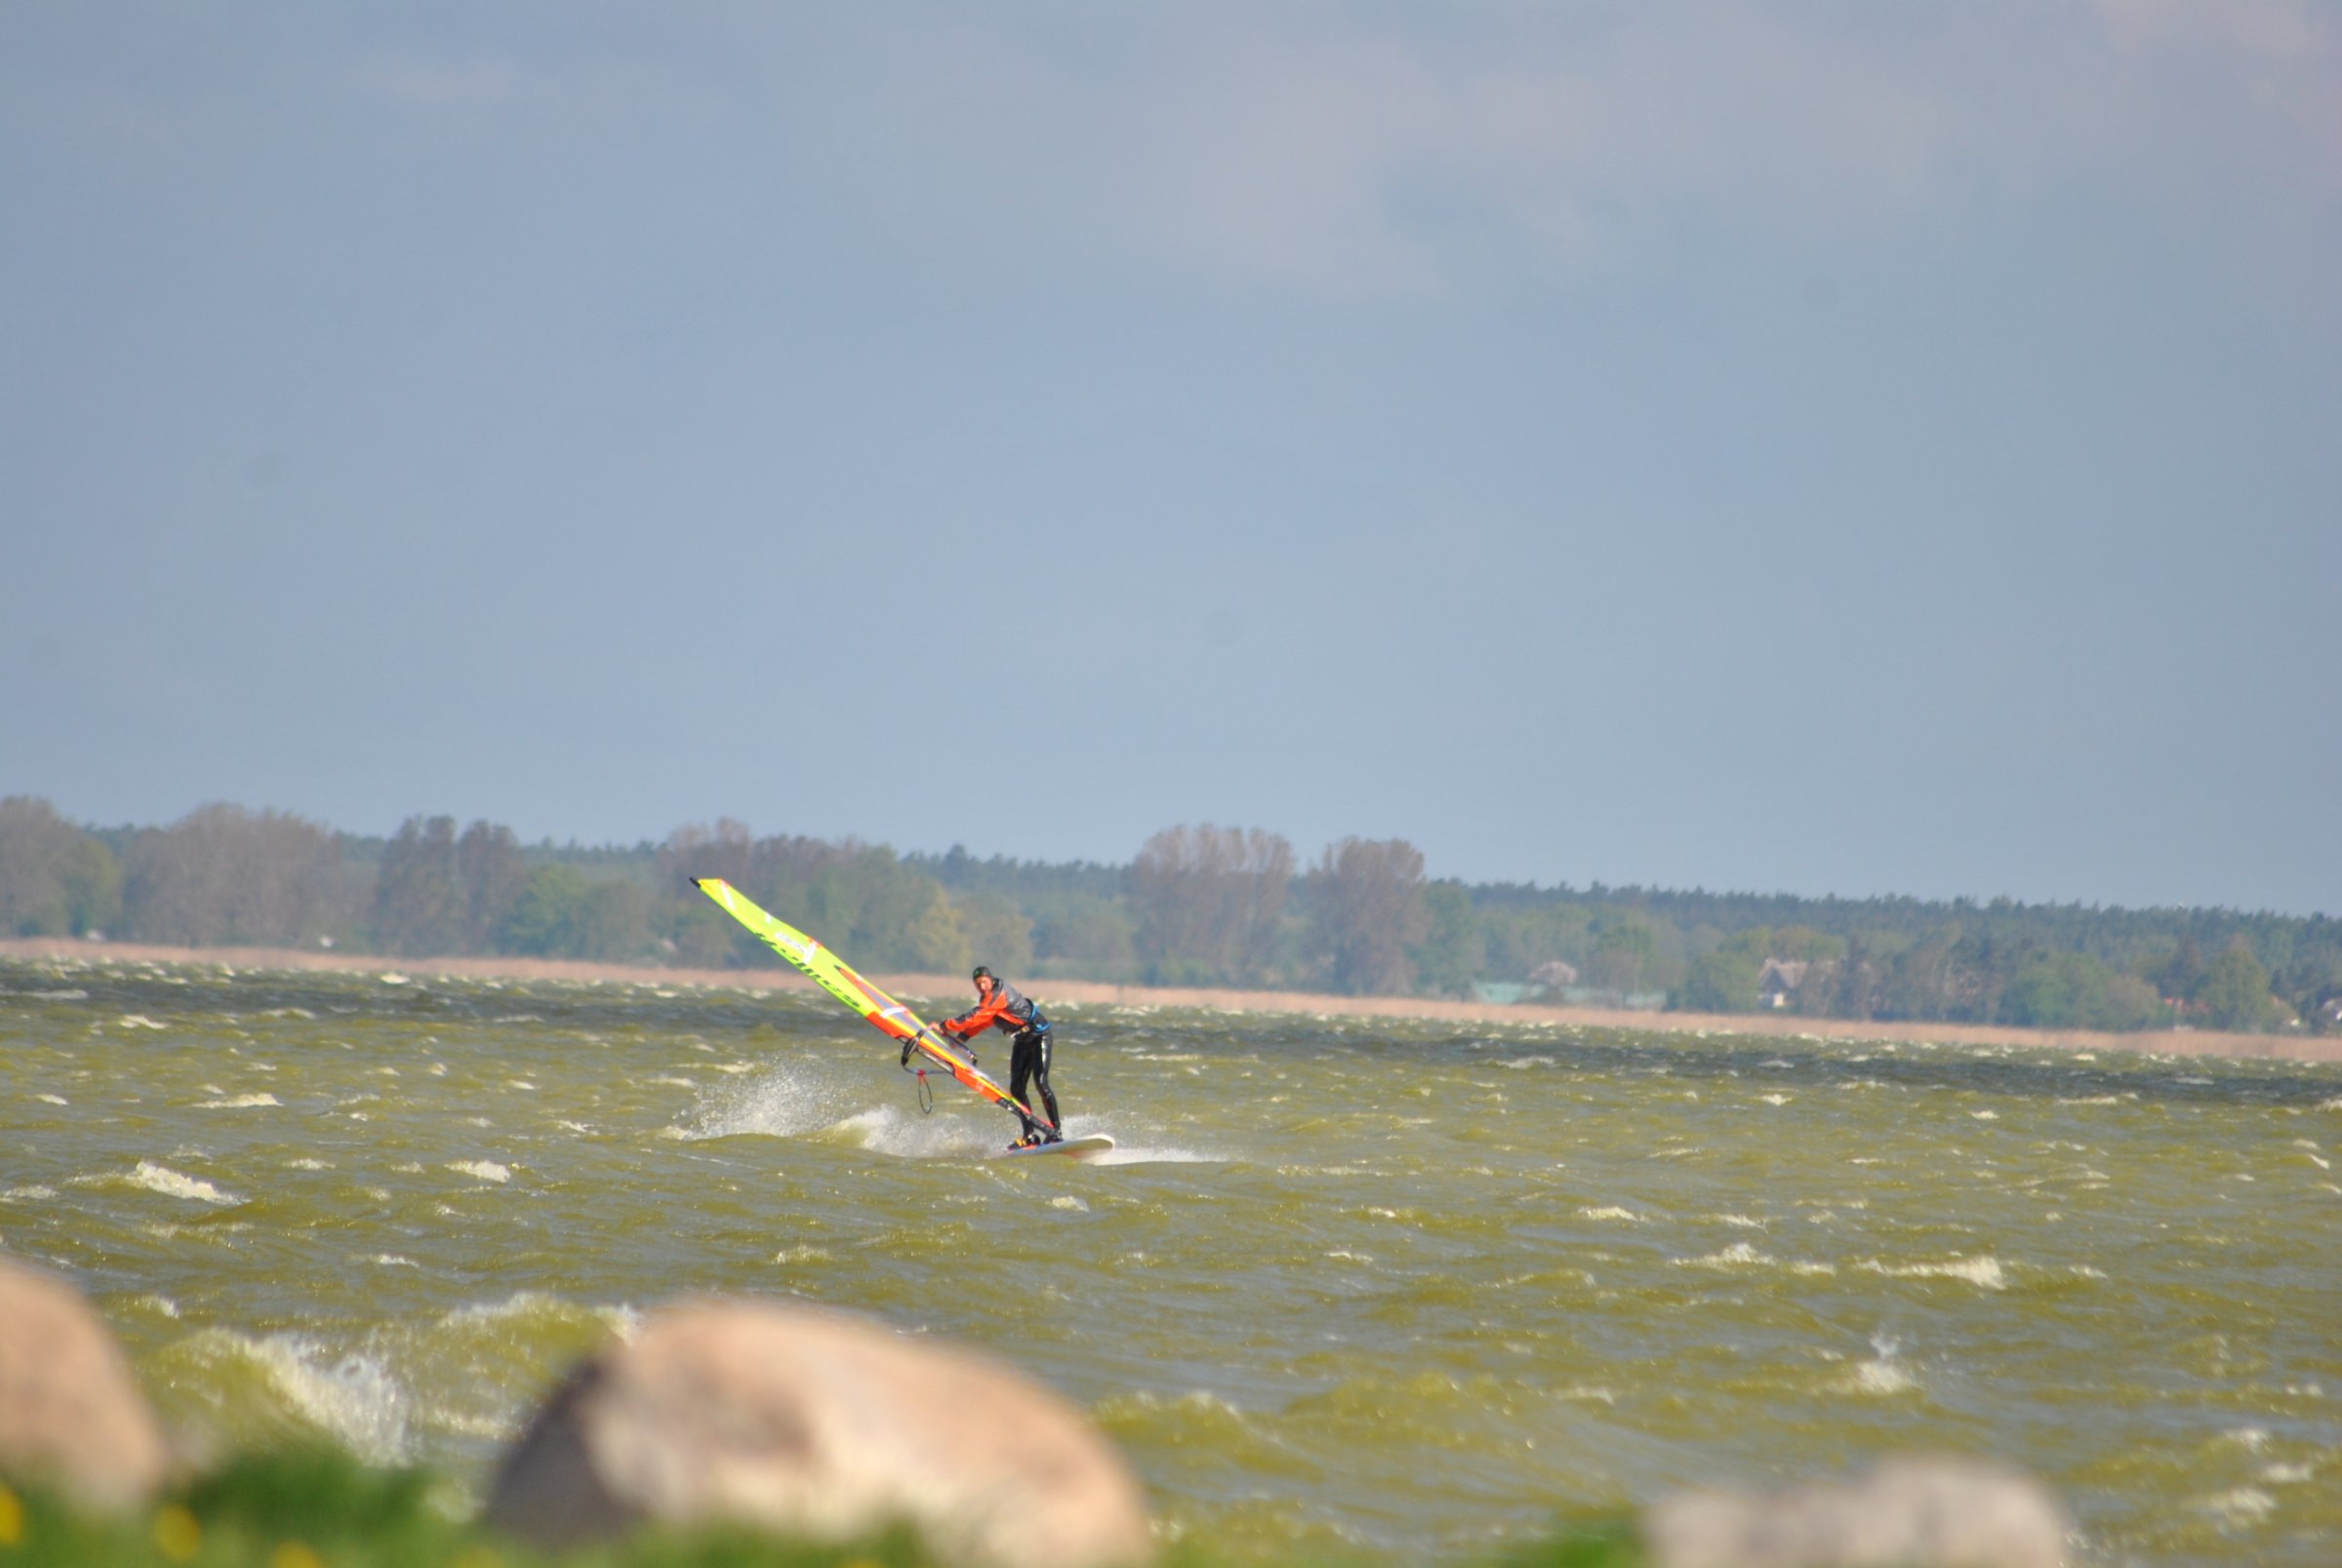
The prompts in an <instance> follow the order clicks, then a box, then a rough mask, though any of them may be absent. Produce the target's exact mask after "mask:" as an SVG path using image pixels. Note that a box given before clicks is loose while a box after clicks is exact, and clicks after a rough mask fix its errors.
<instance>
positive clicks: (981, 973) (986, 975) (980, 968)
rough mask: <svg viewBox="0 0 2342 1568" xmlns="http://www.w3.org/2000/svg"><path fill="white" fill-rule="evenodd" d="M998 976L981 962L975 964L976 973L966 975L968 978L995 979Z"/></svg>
mask: <svg viewBox="0 0 2342 1568" xmlns="http://www.w3.org/2000/svg"><path fill="white" fill-rule="evenodd" d="M998 978H999V977H998V976H996V975H994V974H993V973H992V972H991V971H990V970H989V969H987V968H986V967H985V966H984V965H982V964H978V965H977V966H976V973H974V974H973V975H970V976H969V977H968V979H970V980H997V979H998Z"/></svg>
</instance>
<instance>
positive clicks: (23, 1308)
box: [0, 1260, 170, 1508]
mask: <svg viewBox="0 0 2342 1568" xmlns="http://www.w3.org/2000/svg"><path fill="white" fill-rule="evenodd" d="M169 1467H170V1451H169V1448H168V1446H167V1445H166V1444H165V1442H164V1440H163V1431H162V1427H160V1425H158V1424H157V1423H156V1421H155V1419H154V1412H153V1411H152V1410H151V1409H149V1408H148V1407H147V1404H146V1398H145V1395H143V1394H142V1393H141V1392H140V1391H139V1386H138V1383H137V1382H136V1380H134V1379H133V1378H132V1377H131V1372H130V1362H129V1360H128V1359H127V1358H126V1357H124V1355H123V1354H122V1348H121V1347H120V1346H119V1345H117V1344H115V1343H114V1337H113V1335H112V1334H111V1333H110V1332H108V1331H107V1329H106V1326H105V1324H104V1323H103V1322H102V1321H101V1320H100V1318H99V1316H98V1314H97V1313H96V1312H95V1311H93V1310H92V1309H91V1307H90V1305H89V1304H88V1303H87V1302H85V1301H83V1300H82V1299H81V1295H80V1293H79V1292H77V1291H75V1290H74V1289H73V1288H72V1287H71V1286H69V1285H66V1284H63V1283H61V1281H59V1280H56V1279H52V1278H51V1277H50V1276H48V1275H47V1274H43V1273H36V1272H34V1271H33V1270H32V1269H29V1268H26V1267H23V1266H20V1265H18V1264H12V1263H9V1262H7V1261H5V1260H0V1473H5V1474H9V1475H15V1476H20V1477H24V1478H27V1479H34V1480H41V1481H46V1482H48V1483H50V1484H52V1485H55V1486H58V1487H61V1488H62V1489H63V1490H64V1491H66V1492H67V1493H69V1494H71V1495H72V1496H74V1497H76V1498H78V1499H79V1500H81V1501H82V1502H84V1503H88V1504H94V1505H97V1506H99V1507H103V1508H122V1507H128V1506H130V1505H132V1504H135V1503H137V1502H139V1501H141V1500H142V1499H143V1498H145V1497H147V1496H148V1495H149V1494H151V1493H152V1492H153V1491H154V1490H155V1489H156V1488H157V1487H159V1486H160V1485H161V1484H162V1482H163V1478H164V1475H165V1473H166V1471H167V1470H168V1468H169Z"/></svg>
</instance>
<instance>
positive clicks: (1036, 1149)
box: [1003, 1133, 1114, 1160]
mask: <svg viewBox="0 0 2342 1568" xmlns="http://www.w3.org/2000/svg"><path fill="white" fill-rule="evenodd" d="M1113 1146H1114V1141H1113V1139H1111V1138H1110V1137H1109V1136H1107V1135H1106V1134H1105V1133H1089V1134H1085V1135H1084V1136H1082V1137H1080V1138H1065V1139H1060V1140H1059V1141H1058V1142H1056V1143H1054V1144H1030V1145H1028V1146H1025V1147H1023V1148H1012V1149H1008V1150H1006V1151H1005V1152H1004V1155H1003V1157H1004V1158H1006V1157H1020V1156H1023V1155H1027V1154H1063V1155H1065V1156H1066V1157H1067V1158H1068V1159H1077V1160H1086V1159H1096V1158H1097V1157H1098V1156H1099V1155H1101V1154H1103V1153H1105V1152H1106V1151H1107V1150H1108V1149H1110V1148H1111V1147H1113Z"/></svg>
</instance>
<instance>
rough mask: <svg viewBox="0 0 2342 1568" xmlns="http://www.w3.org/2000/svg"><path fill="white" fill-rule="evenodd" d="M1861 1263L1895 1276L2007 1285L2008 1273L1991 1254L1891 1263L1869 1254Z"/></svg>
mask: <svg viewBox="0 0 2342 1568" xmlns="http://www.w3.org/2000/svg"><path fill="white" fill-rule="evenodd" d="M1862 1267H1864V1268H1866V1269H1868V1270H1870V1271H1871V1272H1872V1273H1874V1274H1886V1275H1889V1276H1891V1277H1893V1278H1896V1279H1964V1280H1966V1281H1967V1282H1968V1283H1969V1284H1971V1285H1974V1286H1976V1287H1977V1288H1978V1289H1980V1290H2006V1289H2007V1288H2008V1276H2007V1275H2006V1274H2005V1273H2004V1272H2002V1270H2001V1267H2000V1260H1999V1259H1998V1258H1995V1257H1992V1256H1991V1255H1990V1254H1987V1255H1986V1256H1984V1257H1981V1258H1950V1259H1946V1260H1945V1261H1944V1262H1942V1263H1932V1264H1890V1263H1885V1262H1882V1261H1881V1260H1879V1259H1877V1258H1872V1259H1868V1260H1865V1261H1864V1263H1863V1264H1862Z"/></svg>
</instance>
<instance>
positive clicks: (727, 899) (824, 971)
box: [692, 876, 1058, 1133]
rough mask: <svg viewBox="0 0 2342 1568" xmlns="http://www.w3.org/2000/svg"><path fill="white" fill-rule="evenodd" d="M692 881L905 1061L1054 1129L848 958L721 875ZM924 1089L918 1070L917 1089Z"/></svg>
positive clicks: (701, 877) (908, 1064) (949, 1037)
mask: <svg viewBox="0 0 2342 1568" xmlns="http://www.w3.org/2000/svg"><path fill="white" fill-rule="evenodd" d="M692 881H693V883H694V884H695V885H696V886H697V887H698V888H699V890H700V891H701V892H702V893H705V894H707V896H708V897H709V898H711V899H713V900H714V901H715V902H716V903H717V904H719V905H722V906H723V910H724V912H725V913H726V914H728V915H730V916H731V917H732V918H733V919H735V920H737V921H739V922H740V923H741V924H742V925H744V926H747V928H748V929H749V930H750V931H753V932H754V933H756V935H757V937H758V939H759V940H761V941H762V942H763V943H764V945H766V946H768V947H770V948H772V949H773V951H775V952H777V953H779V954H780V955H781V956H782V957H784V958H786V959H787V960H788V961H789V962H790V963H791V964H793V965H795V966H796V968H797V969H798V970H799V971H800V972H802V973H803V974H804V976H805V977H806V978H807V979H808V980H810V981H812V982H813V983H814V984H815V985H819V986H820V987H821V988H822V989H824V990H826V991H828V993H829V994H830V995H832V996H834V997H836V998H837V999H838V1000H839V1001H841V1002H843V1003H845V1004H846V1005H847V1006H848V1007H850V1008H852V1009H854V1011H855V1012H857V1013H860V1014H861V1015H862V1016H863V1017H864V1018H866V1019H868V1021H869V1022H870V1024H871V1025H872V1026H874V1027H875V1028H876V1029H877V1030H878V1031H879V1032H880V1033H882V1034H884V1035H885V1036H886V1037H887V1038H888V1039H891V1040H898V1041H900V1042H902V1046H903V1064H902V1065H903V1066H904V1067H905V1068H906V1069H909V1066H910V1059H911V1057H912V1056H913V1055H916V1056H918V1057H920V1058H922V1059H923V1060H924V1061H927V1062H931V1063H933V1064H934V1065H937V1066H939V1067H942V1068H943V1069H944V1070H945V1071H947V1072H949V1074H950V1075H951V1076H952V1077H953V1078H955V1079H957V1080H958V1081H959V1082H960V1083H962V1084H964V1085H965V1086H966V1087H967V1088H969V1089H971V1090H973V1091H975V1093H976V1094H978V1095H979V1096H981V1097H983V1098H984V1099H986V1100H989V1101H990V1102H991V1103H992V1104H993V1105H995V1106H1008V1107H1009V1108H1011V1109H1012V1110H1015V1111H1017V1112H1018V1113H1019V1114H1021V1115H1025V1116H1028V1117H1030V1118H1031V1119H1032V1121H1033V1122H1034V1123H1035V1124H1036V1125H1038V1126H1042V1127H1046V1128H1048V1129H1049V1130H1050V1131H1051V1132H1052V1133H1054V1132H1056V1131H1057V1130H1058V1129H1057V1124H1056V1123H1055V1122H1052V1121H1051V1120H1050V1119H1049V1118H1048V1117H1046V1116H1044V1115H1042V1114H1041V1113H1040V1112H1039V1111H1037V1110H1034V1109H1032V1108H1031V1107H1030V1106H1027V1105H1026V1104H1025V1103H1024V1102H1023V1101H1021V1100H1019V1099H1017V1098H1016V1096H1014V1095H1012V1094H1010V1093H1009V1092H1008V1091H1007V1090H1005V1089H1003V1088H1001V1087H1000V1086H999V1085H998V1084H996V1083H994V1082H992V1080H991V1079H989V1078H988V1077H986V1076H985V1075H984V1074H983V1073H982V1072H980V1071H978V1070H977V1067H976V1064H975V1063H974V1062H972V1061H970V1060H969V1059H968V1058H967V1057H965V1056H962V1055H961V1054H960V1053H959V1051H958V1050H957V1049H956V1048H955V1047H956V1045H957V1042H956V1041H954V1040H953V1039H952V1038H951V1036H949V1035H948V1034H946V1033H945V1032H944V1031H943V1030H941V1029H939V1028H937V1027H936V1026H935V1025H932V1024H929V1023H926V1022H925V1021H923V1020H922V1019H921V1018H920V1017H919V1015H918V1014H916V1013H914V1012H912V1011H911V1010H910V1009H909V1008H908V1007H906V1006H904V1005H903V1004H902V1003H901V1002H898V1001H896V1000H895V999H894V998H893V997H892V996H889V995H887V994H886V992H884V991H882V990H880V989H879V988H878V987H877V986H875V985H871V984H870V983H869V982H868V981H867V980H865V979H863V978H862V977H861V976H860V975H858V974H856V973H855V972H854V970H853V968H852V967H851V966H850V965H848V964H847V963H846V961H845V960H844V959H842V958H840V957H838V956H837V954H835V953H833V952H831V951H830V950H829V949H828V948H827V947H825V946H823V945H821V944H820V943H818V942H816V941H815V940H814V939H813V938H811V937H809V936H807V935H805V933H804V932H802V931H799V930H798V929H797V928H796V927H795V926H792V925H790V924H789V923H788V922H787V921H786V920H781V919H776V918H775V917H774V916H772V915H770V914H767V913H766V912H765V911H764V910H762V909H760V908H758V907H757V906H756V904H755V902H754V901H753V900H751V899H749V898H747V896H746V895H744V894H743V893H742V892H741V891H740V890H739V889H738V888H736V887H734V886H733V885H732V884H731V883H729V882H727V881H725V880H724V879H723V878H722V877H720V876H695V877H693V878H692ZM924 1092H925V1081H924V1076H923V1075H922V1079H921V1093H922V1095H923V1094H924Z"/></svg>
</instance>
